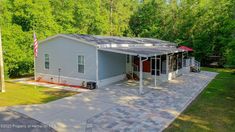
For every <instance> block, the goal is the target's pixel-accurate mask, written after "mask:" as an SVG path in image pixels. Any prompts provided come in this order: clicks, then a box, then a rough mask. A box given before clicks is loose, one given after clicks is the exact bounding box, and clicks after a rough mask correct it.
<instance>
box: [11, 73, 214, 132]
mask: <svg viewBox="0 0 235 132" xmlns="http://www.w3.org/2000/svg"><path fill="white" fill-rule="evenodd" d="M215 76H216V73H212V72H204V71H203V72H201V73H189V74H186V75H182V76H180V77H178V78H176V79H175V80H172V81H170V82H168V83H164V84H162V85H160V86H159V87H158V88H157V89H151V90H149V88H146V87H145V88H144V89H145V90H147V91H148V92H146V93H145V94H144V95H142V96H138V94H137V91H138V89H137V87H135V86H133V87H129V88H127V87H126V86H125V85H122V84H113V85H110V86H107V87H104V88H100V89H97V90H94V91H91V92H86V93H82V94H79V95H75V96H72V97H67V98H64V99H60V100H57V101H54V102H51V103H47V104H42V105H29V106H18V107H12V109H13V110H15V111H18V112H21V113H24V114H26V115H28V116H30V117H32V118H35V119H37V120H38V121H41V122H42V123H45V124H48V125H49V126H51V127H52V128H54V129H55V130H58V131H94V132H96V131H101V132H104V131H115V130H117V131H162V130H163V129H164V128H165V127H167V126H168V125H169V124H170V123H171V122H172V121H173V120H174V119H175V118H176V117H177V116H178V115H179V114H180V113H181V112H182V111H183V110H184V109H185V108H186V106H187V105H188V104H189V103H190V102H191V101H192V100H193V99H194V98H195V97H196V96H197V95H198V94H199V93H200V92H201V91H202V90H203V88H204V87H205V86H206V85H207V84H208V83H209V82H210V81H211V80H212V79H213V78H214V77H215Z"/></svg>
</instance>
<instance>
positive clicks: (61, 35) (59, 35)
mask: <svg viewBox="0 0 235 132" xmlns="http://www.w3.org/2000/svg"><path fill="white" fill-rule="evenodd" d="M59 37H64V38H67V39H70V40H74V41H77V42H80V43H84V44H88V45H92V46H95V47H97V45H96V44H94V43H91V42H86V41H83V40H81V39H77V38H73V37H69V36H66V35H63V34H58V35H55V36H51V37H48V38H46V39H45V40H41V41H39V42H38V44H41V43H44V42H46V41H49V40H51V39H54V38H59Z"/></svg>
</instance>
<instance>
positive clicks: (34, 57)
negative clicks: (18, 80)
mask: <svg viewBox="0 0 235 132" xmlns="http://www.w3.org/2000/svg"><path fill="white" fill-rule="evenodd" d="M33 36H34V40H33V41H34V43H33V53H34V56H33V65H34V81H36V80H37V79H36V77H37V76H36V56H35V36H36V34H35V31H33ZM36 41H37V40H36Z"/></svg>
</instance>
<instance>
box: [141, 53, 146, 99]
mask: <svg viewBox="0 0 235 132" xmlns="http://www.w3.org/2000/svg"><path fill="white" fill-rule="evenodd" d="M139 58H140V62H139V63H140V81H139V83H140V84H139V85H140V86H139V94H140V95H141V94H143V62H144V61H146V60H148V57H145V59H144V60H142V56H139Z"/></svg>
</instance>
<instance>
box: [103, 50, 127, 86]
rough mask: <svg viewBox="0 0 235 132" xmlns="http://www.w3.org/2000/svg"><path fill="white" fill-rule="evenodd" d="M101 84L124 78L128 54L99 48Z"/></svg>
mask: <svg viewBox="0 0 235 132" xmlns="http://www.w3.org/2000/svg"><path fill="white" fill-rule="evenodd" d="M98 62H99V63H98V69H99V73H98V75H99V76H98V78H99V84H100V85H99V86H102V83H103V85H107V84H108V83H105V82H109V83H113V82H116V81H119V80H122V79H124V77H125V76H124V74H125V73H126V55H125V54H118V53H112V52H107V51H101V50H98Z"/></svg>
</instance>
